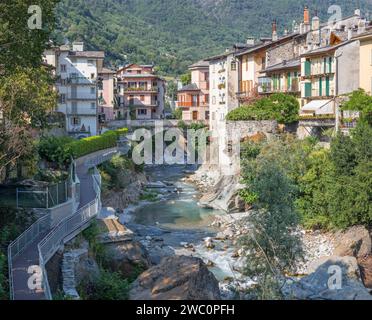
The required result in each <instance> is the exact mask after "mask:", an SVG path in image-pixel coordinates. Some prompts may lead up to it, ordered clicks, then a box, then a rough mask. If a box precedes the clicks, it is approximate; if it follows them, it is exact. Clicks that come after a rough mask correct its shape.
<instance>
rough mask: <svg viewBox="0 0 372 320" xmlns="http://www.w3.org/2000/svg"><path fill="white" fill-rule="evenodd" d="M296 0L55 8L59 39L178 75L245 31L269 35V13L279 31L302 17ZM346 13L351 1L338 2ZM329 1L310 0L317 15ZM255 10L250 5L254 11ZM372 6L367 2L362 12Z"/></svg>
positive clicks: (91, 2) (96, 0)
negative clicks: (149, 64)
mask: <svg viewBox="0 0 372 320" xmlns="http://www.w3.org/2000/svg"><path fill="white" fill-rule="evenodd" d="M305 4H306V3H305V2H304V1H297V0H276V1H272V0H260V1H258V0H251V1H246V0H234V1H230V0H221V1H214V0H212V1H205V0H193V1H184V0H162V1H160V0H126V1H118V0H105V1H103V0H62V1H61V4H60V6H59V8H58V10H57V14H58V19H59V23H58V25H59V28H58V29H59V30H58V32H56V38H57V39H59V41H60V42H63V41H64V39H69V40H70V41H75V40H84V41H85V42H86V43H87V45H88V47H89V48H90V49H105V50H106V54H107V60H108V61H109V62H110V63H111V64H112V65H120V64H121V65H122V64H124V63H127V62H136V63H152V62H153V63H155V64H156V65H157V66H158V71H159V72H160V73H162V74H172V75H180V74H183V73H185V72H186V70H187V67H188V66H189V65H190V64H192V63H194V62H196V61H198V60H200V59H202V58H205V57H209V56H211V55H214V54H218V53H221V52H223V51H224V50H225V49H226V48H227V47H228V46H231V45H233V44H234V43H237V42H241V43H244V42H245V41H246V38H247V34H249V35H252V36H256V37H257V38H258V37H260V36H271V27H270V26H271V22H272V19H273V17H279V21H278V26H280V27H281V28H282V29H281V30H279V32H281V33H282V32H283V30H284V29H285V28H287V29H289V30H290V29H292V21H293V20H297V21H299V20H300V19H302V16H303V7H304V5H305ZM337 4H338V5H340V6H341V8H342V12H343V14H344V15H345V16H347V15H349V14H351V13H353V11H354V9H355V3H353V2H352V1H349V0H339V1H337ZM328 7H329V2H328V1H321V0H314V1H313V2H312V3H311V9H314V8H317V9H318V12H319V14H320V18H321V19H322V20H323V21H326V20H327V19H328V18H329V16H328V15H327V10H328ZM252 8H254V9H252ZM367 8H368V9H371V5H370V4H369V3H367V2H366V1H363V2H362V7H361V9H362V10H365V9H367Z"/></svg>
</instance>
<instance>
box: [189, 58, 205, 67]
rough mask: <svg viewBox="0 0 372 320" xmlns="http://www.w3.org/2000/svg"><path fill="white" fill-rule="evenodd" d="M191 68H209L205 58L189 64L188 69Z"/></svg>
mask: <svg viewBox="0 0 372 320" xmlns="http://www.w3.org/2000/svg"><path fill="white" fill-rule="evenodd" d="M193 68H209V62H208V61H206V60H200V61H198V62H196V63H194V64H192V65H191V66H189V69H193Z"/></svg>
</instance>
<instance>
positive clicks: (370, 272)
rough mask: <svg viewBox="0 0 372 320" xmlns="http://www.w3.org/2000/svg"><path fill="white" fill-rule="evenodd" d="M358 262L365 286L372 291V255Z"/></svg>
mask: <svg viewBox="0 0 372 320" xmlns="http://www.w3.org/2000/svg"><path fill="white" fill-rule="evenodd" d="M358 262H359V267H360V271H361V275H362V280H363V283H364V285H365V286H366V287H367V288H369V289H372V255H370V256H368V257H365V258H362V259H360V260H359V261H358Z"/></svg>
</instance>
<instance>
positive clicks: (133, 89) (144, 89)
mask: <svg viewBox="0 0 372 320" xmlns="http://www.w3.org/2000/svg"><path fill="white" fill-rule="evenodd" d="M126 91H127V92H154V93H157V92H158V88H157V87H151V88H148V87H124V92H126Z"/></svg>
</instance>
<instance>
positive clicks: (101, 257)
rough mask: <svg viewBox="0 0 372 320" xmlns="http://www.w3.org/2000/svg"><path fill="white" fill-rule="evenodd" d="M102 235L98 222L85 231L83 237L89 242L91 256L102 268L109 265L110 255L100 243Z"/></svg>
mask: <svg viewBox="0 0 372 320" xmlns="http://www.w3.org/2000/svg"><path fill="white" fill-rule="evenodd" d="M100 234H101V230H100V228H99V226H98V223H97V222H96V221H94V222H93V223H92V224H91V226H90V227H89V228H88V229H85V230H84V231H83V237H84V238H85V239H86V240H87V241H88V242H89V249H90V252H91V254H92V255H93V257H94V258H95V260H96V261H97V263H98V264H99V265H100V266H101V267H105V266H106V265H107V260H108V254H107V251H106V248H105V246H104V245H103V244H102V243H100V242H99V241H98V236H99V235H100Z"/></svg>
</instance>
